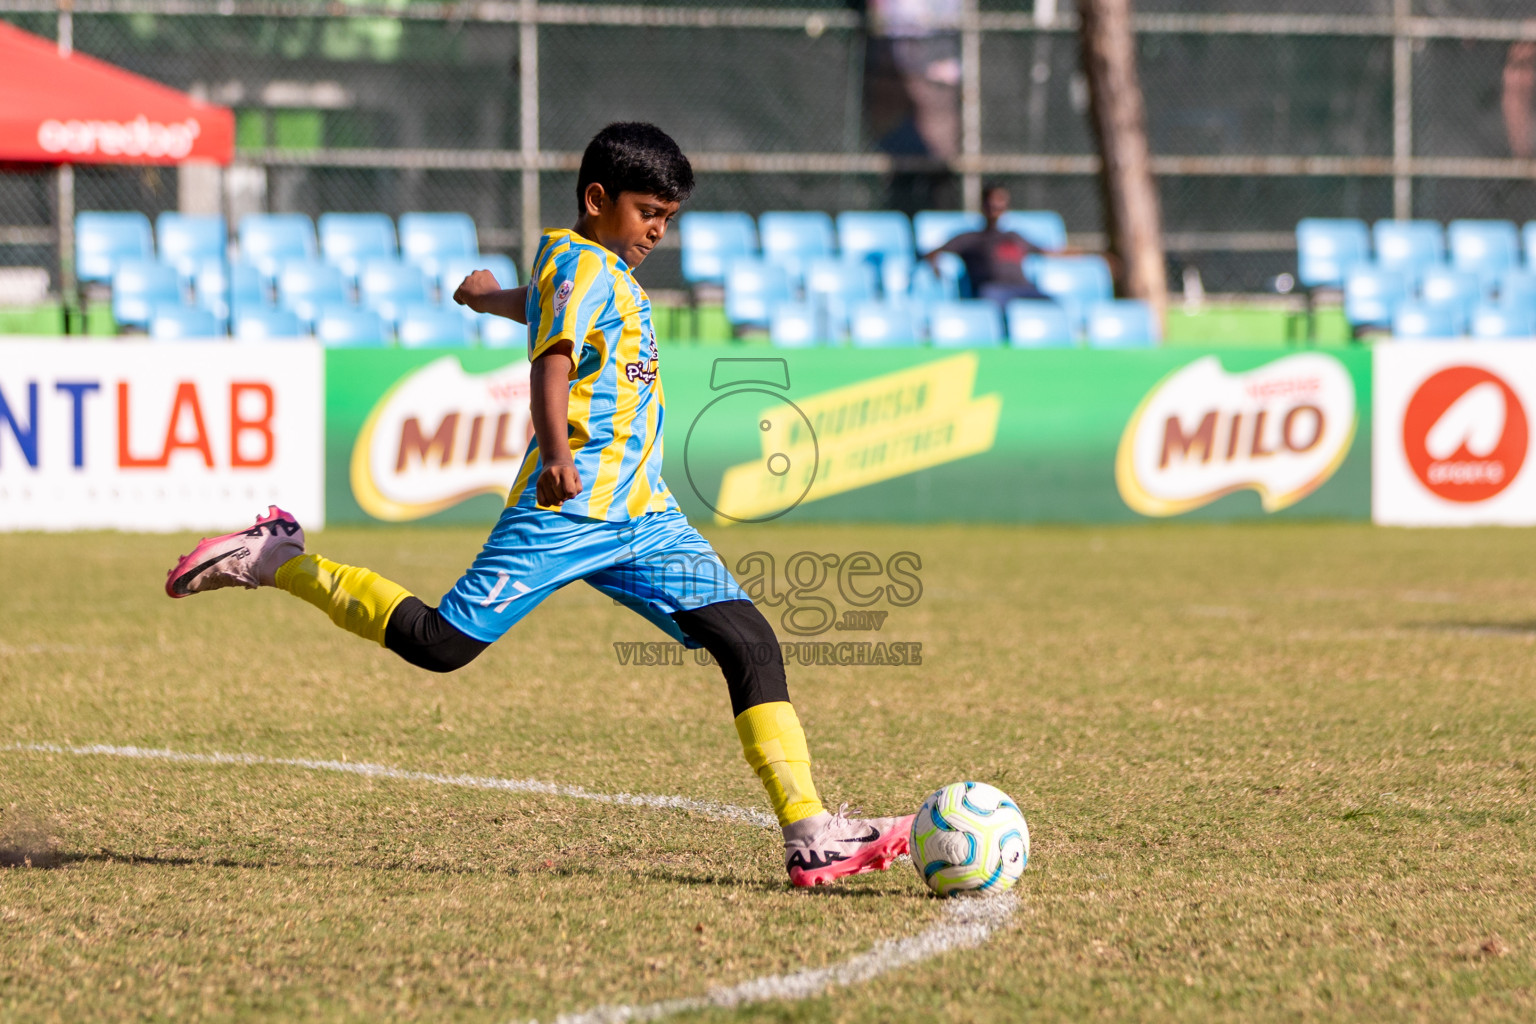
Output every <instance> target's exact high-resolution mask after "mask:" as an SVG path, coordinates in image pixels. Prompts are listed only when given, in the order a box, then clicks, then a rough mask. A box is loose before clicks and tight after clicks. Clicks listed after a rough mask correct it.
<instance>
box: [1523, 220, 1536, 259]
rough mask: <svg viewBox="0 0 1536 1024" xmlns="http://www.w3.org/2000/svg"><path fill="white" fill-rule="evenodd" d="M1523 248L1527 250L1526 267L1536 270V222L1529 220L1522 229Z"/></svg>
mask: <svg viewBox="0 0 1536 1024" xmlns="http://www.w3.org/2000/svg"><path fill="white" fill-rule="evenodd" d="M1520 242H1521V247H1522V248H1523V249H1524V250H1525V266H1526V267H1527V268H1528V269H1530V270H1536V220H1528V221H1526V222H1525V225H1524V226H1523V227H1522V228H1521V229H1520Z"/></svg>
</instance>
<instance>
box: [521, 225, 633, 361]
mask: <svg viewBox="0 0 1536 1024" xmlns="http://www.w3.org/2000/svg"><path fill="white" fill-rule="evenodd" d="M535 288H536V290H537V308H536V309H535V308H534V296H532V295H530V297H529V303H528V305H529V307H530V308H529V310H528V312H529V313H530V314H534V315H536V316H537V322H536V324H535V327H534V329H533V330H530V331H529V332H528V358H529V360H530V361H531V360H534V359H537V358H539V357H540V356H542V355H544V354H545V353H546V352H548V351H549V350H550V349H552V348H554V347H555V346H556V345H558V344H559V343H560V342H562V341H566V342H570V344H571V359H572V360H573V361H577V362H579V361H580V359H581V348H582V345H583V343H584V342H585V341H586V338H587V332H588V331H590V330H592V329H593V326H594V325H595V324H596V322H597V318H598V316H599V314H601V313H602V310H603V307H604V306H606V305H607V303H608V299H609V296H610V294H611V293H612V290H613V284H612V282H611V280H610V279H609V275H608V274H607V273H605V272H604V267H603V260H602V258H601V257H599V256H597V255H596V254H595V253H590V252H584V251H577V252H576V253H575V254H573V255H572V256H571V257H570V258H567V259H559V260H555V259H551V260H546V261H545V263H544V266H543V267H542V268H541V269H540V271H539V279H538V281H537V282H536V285H535Z"/></svg>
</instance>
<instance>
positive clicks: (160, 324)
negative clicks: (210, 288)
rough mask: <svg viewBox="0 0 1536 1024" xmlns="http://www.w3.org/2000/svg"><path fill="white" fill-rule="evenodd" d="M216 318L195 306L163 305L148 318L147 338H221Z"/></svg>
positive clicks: (158, 339)
mask: <svg viewBox="0 0 1536 1024" xmlns="http://www.w3.org/2000/svg"><path fill="white" fill-rule="evenodd" d="M223 334H224V331H223V329H222V327H221V326H220V324H219V319H218V317H216V316H214V315H213V314H212V313H210V312H209V311H208V310H206V309H199V308H198V307H196V306H183V305H181V304H179V303H177V304H169V303H167V304H163V305H159V306H156V307H155V310H154V314H153V315H152V316H151V317H150V318H149V336H150V337H151V338H153V339H155V340H156V341H188V340H191V339H197V340H204V339H217V338H222V337H223Z"/></svg>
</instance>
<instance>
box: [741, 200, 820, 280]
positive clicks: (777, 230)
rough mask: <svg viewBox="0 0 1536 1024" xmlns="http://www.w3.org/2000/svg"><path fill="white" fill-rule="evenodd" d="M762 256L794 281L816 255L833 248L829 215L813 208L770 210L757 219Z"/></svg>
mask: <svg viewBox="0 0 1536 1024" xmlns="http://www.w3.org/2000/svg"><path fill="white" fill-rule="evenodd" d="M757 233H758V236H759V238H760V239H761V241H762V244H763V258H764V259H766V260H768V261H769V262H770V263H775V264H777V265H779V266H781V267H783V268H784V269H785V271H786V272H787V273H788V274H789V275H790V276H791V277H792V278H794V279H795V280H797V281H798V280H799V278H800V276H801V275H802V274H803V273H804V272H805V266H806V264H808V263H809V262H810V261H811V260H813V259H816V258H817V257H818V256H831V255H832V254H833V253H834V251H835V248H836V247H835V243H834V241H833V234H832V218H831V217H828V216H827V215H826V214H824V213H819V212H814V211H797V212H770V213H765V214H763V215H762V216H761V217H759V218H758V219H757Z"/></svg>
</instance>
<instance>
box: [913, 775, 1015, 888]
mask: <svg viewBox="0 0 1536 1024" xmlns="http://www.w3.org/2000/svg"><path fill="white" fill-rule="evenodd" d="M912 863H913V864H914V865H915V866H916V867H917V873H918V874H919V875H920V876H922V879H923V881H924V882H927V883H928V888H930V889H932V890H933V891H934V892H936V893H938V894H939V895H940V896H954V895H957V894H959V893H964V892H1003V891H1004V890H1007V889H1011V888H1012V887H1013V883H1014V882H1017V881H1018V880H1019V876H1020V875H1022V874H1023V873H1024V866H1025V865H1026V864H1028V863H1029V825H1027V824H1026V823H1025V821H1024V815H1023V813H1022V812H1020V810H1019V805H1018V804H1016V803H1014V802H1013V800H1012V799H1011V798H1010V797H1009V796H1008V794H1007V793H1004V792H1003V791H1002V790H1000V789H998V788H997V787H996V786H989V785H987V784H986V783H985V782H957V783H955V784H954V785H952V786H945V787H944V788H943V789H941V790H939V791H938V792H936V793H934V794H933V795H932V796H930V797H929V798H928V799H927V800H924V801H923V806H921V807H919V808H918V809H917V817H915V818H913V819H912Z"/></svg>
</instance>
